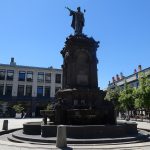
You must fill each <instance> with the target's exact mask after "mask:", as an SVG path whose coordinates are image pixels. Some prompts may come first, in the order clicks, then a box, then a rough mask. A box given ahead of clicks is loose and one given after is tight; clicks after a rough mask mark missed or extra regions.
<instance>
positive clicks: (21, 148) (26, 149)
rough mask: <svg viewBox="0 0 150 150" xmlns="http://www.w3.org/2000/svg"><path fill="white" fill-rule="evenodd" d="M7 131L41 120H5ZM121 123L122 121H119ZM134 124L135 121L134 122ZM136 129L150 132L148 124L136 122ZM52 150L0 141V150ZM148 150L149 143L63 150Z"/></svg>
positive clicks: (52, 146) (149, 124) (91, 145)
mask: <svg viewBox="0 0 150 150" xmlns="http://www.w3.org/2000/svg"><path fill="white" fill-rule="evenodd" d="M3 120H6V119H0V131H1V130H2V126H3ZM7 120H8V123H9V125H8V129H15V128H21V127H22V125H23V123H25V122H37V121H42V118H38V119H7ZM119 121H123V120H119ZM123 122H124V121H123ZM134 122H135V121H134ZM137 124H138V128H143V129H148V130H150V123H148V122H137ZM31 149H32V150H54V149H58V148H56V146H55V145H54V144H49V145H34V144H25V143H13V142H9V141H5V140H2V139H0V150H31ZM73 149H75V150H82V149H83V150H108V149H112V150H149V149H150V142H143V143H121V144H119V143H111V144H86V145H80V144H78V145H69V144H68V148H65V149H64V150H73Z"/></svg>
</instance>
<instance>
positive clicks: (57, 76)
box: [55, 74, 61, 83]
mask: <svg viewBox="0 0 150 150" xmlns="http://www.w3.org/2000/svg"><path fill="white" fill-rule="evenodd" d="M55 82H56V83H61V74H56V76H55Z"/></svg>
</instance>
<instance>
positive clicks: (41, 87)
mask: <svg viewBox="0 0 150 150" xmlns="http://www.w3.org/2000/svg"><path fill="white" fill-rule="evenodd" d="M37 96H38V97H41V96H43V86H38V87H37Z"/></svg>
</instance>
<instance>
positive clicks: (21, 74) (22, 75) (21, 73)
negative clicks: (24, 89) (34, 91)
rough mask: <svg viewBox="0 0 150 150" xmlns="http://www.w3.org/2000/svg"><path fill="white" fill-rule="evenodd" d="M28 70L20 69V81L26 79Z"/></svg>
mask: <svg viewBox="0 0 150 150" xmlns="http://www.w3.org/2000/svg"><path fill="white" fill-rule="evenodd" d="M25 76H26V72H25V71H19V79H18V80H19V81H25Z"/></svg>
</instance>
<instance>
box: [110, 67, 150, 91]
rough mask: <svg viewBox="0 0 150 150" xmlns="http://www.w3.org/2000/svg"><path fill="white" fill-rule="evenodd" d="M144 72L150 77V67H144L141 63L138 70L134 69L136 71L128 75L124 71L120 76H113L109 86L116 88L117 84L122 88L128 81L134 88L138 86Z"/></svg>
mask: <svg viewBox="0 0 150 150" xmlns="http://www.w3.org/2000/svg"><path fill="white" fill-rule="evenodd" d="M142 73H144V74H145V75H147V76H148V77H150V67H148V68H145V69H142V67H141V65H139V66H138V70H136V69H134V73H133V74H131V75H129V76H126V77H125V76H124V75H123V73H120V76H119V75H118V74H117V75H116V77H112V82H110V81H109V84H108V88H110V89H114V88H115V86H119V87H120V89H123V88H124V85H125V83H128V84H129V85H130V86H131V87H133V88H138V86H139V77H140V75H141V74H142Z"/></svg>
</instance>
